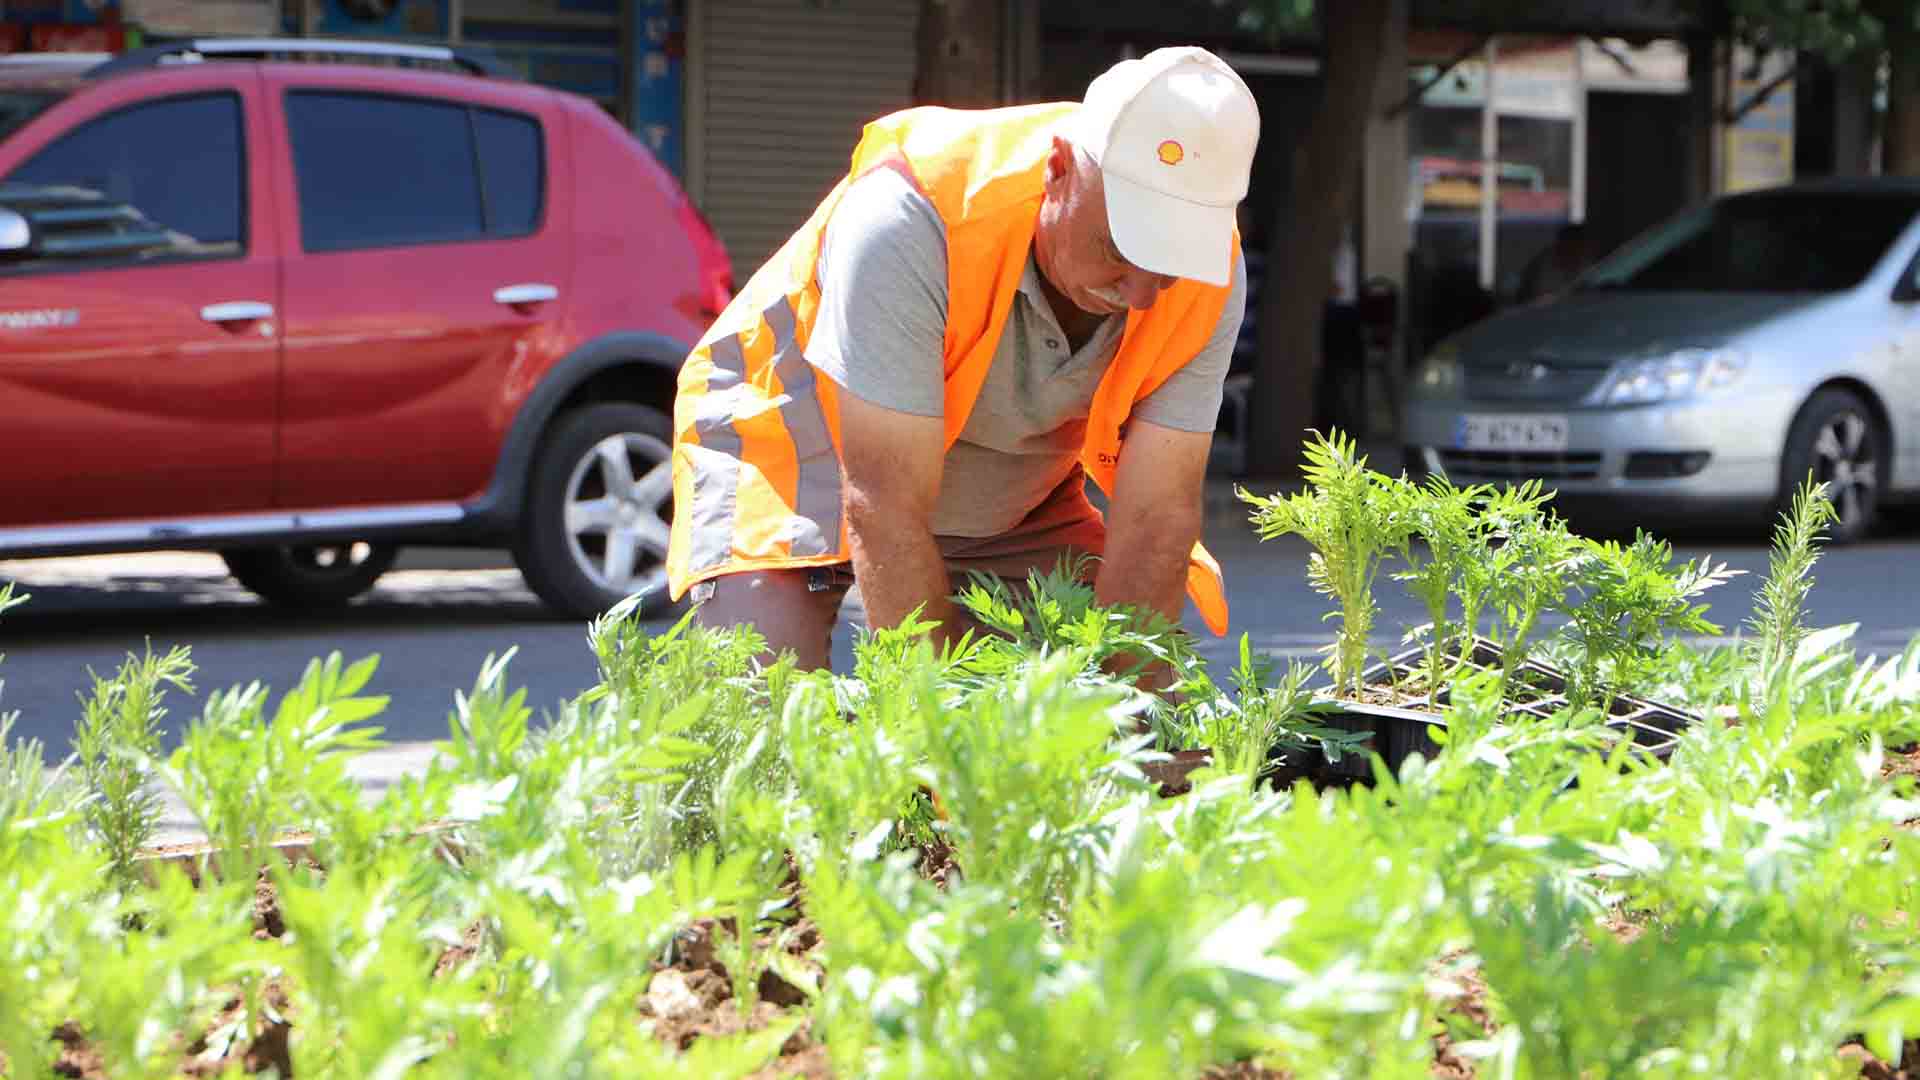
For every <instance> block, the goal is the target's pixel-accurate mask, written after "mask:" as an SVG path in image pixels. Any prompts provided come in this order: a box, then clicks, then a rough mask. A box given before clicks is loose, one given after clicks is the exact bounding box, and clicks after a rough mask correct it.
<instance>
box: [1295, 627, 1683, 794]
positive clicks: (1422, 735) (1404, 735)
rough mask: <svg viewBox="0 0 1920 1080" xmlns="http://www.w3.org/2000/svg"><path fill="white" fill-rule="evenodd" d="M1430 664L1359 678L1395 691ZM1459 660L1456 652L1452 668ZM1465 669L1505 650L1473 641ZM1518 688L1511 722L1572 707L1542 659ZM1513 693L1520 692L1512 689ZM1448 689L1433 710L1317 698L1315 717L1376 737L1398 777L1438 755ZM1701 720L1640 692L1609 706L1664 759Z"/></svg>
mask: <svg viewBox="0 0 1920 1080" xmlns="http://www.w3.org/2000/svg"><path fill="white" fill-rule="evenodd" d="M1425 659H1426V650H1424V649H1421V648H1414V649H1408V650H1407V651H1405V652H1402V653H1399V654H1397V655H1395V656H1391V657H1388V658H1387V661H1386V662H1385V663H1377V664H1374V665H1373V666H1372V667H1370V668H1368V669H1366V671H1364V672H1362V673H1361V679H1362V681H1363V683H1364V684H1365V685H1366V686H1367V687H1369V688H1371V689H1375V690H1381V691H1389V692H1391V691H1392V690H1393V689H1394V688H1395V687H1397V686H1401V685H1406V684H1408V683H1410V682H1411V681H1412V680H1413V679H1414V678H1415V674H1414V673H1415V671H1416V670H1417V668H1418V665H1419V664H1420V663H1422V662H1423V661H1424V660H1425ZM1454 659H1457V654H1452V655H1450V656H1449V657H1448V658H1447V662H1452V660H1454ZM1467 666H1468V667H1469V668H1473V669H1477V670H1480V671H1495V672H1497V671H1498V670H1499V669H1500V648H1499V646H1498V645H1496V644H1494V643H1493V642H1491V641H1488V640H1486V639H1485V638H1479V639H1476V640H1475V643H1474V649H1473V652H1472V654H1471V655H1470V656H1468V657H1467ZM1513 684H1514V686H1515V687H1516V688H1517V700H1513V701H1509V702H1508V703H1507V705H1506V708H1505V714H1506V717H1507V718H1508V719H1509V720H1513V721H1525V720H1527V719H1530V718H1531V719H1546V718H1547V717H1550V716H1552V715H1553V714H1554V713H1556V712H1559V711H1560V710H1562V709H1565V708H1566V707H1567V696H1566V695H1567V675H1566V673H1565V672H1564V671H1561V670H1560V669H1558V668H1555V667H1552V666H1550V665H1548V664H1542V663H1539V662H1538V661H1533V660H1528V661H1524V662H1522V663H1521V664H1519V665H1518V666H1516V667H1515V668H1514V678H1513ZM1509 693H1510V694H1511V693H1516V691H1515V690H1510V691H1509ZM1449 704H1450V701H1449V698H1448V691H1447V689H1446V688H1445V687H1442V688H1441V691H1440V693H1439V694H1438V695H1437V697H1436V699H1435V700H1434V702H1433V707H1432V708H1420V707H1413V706H1408V705H1375V704H1369V703H1365V702H1356V701H1347V700H1344V699H1340V698H1335V697H1331V696H1326V695H1323V696H1320V697H1318V698H1316V699H1314V705H1315V708H1316V710H1317V719H1318V720H1319V722H1320V723H1323V724H1325V725H1327V726H1328V727H1335V728H1340V729H1343V730H1347V731H1356V732H1364V733H1366V734H1368V735H1369V736H1371V739H1370V743H1369V745H1370V748H1371V749H1372V750H1373V752H1374V753H1377V754H1379V755H1380V758H1381V760H1382V761H1383V762H1384V763H1385V764H1386V766H1387V768H1389V769H1391V770H1393V771H1395V772H1398V771H1399V769H1400V765H1401V763H1402V762H1404V761H1405V760H1406V759H1407V757H1408V755H1410V754H1413V753H1415V752H1418V753H1421V754H1423V755H1426V756H1429V757H1430V756H1432V755H1433V754H1434V753H1436V752H1437V751H1438V750H1439V748H1440V747H1439V744H1438V743H1436V742H1434V741H1433V739H1432V737H1431V736H1430V735H1429V733H1428V731H1429V729H1430V728H1435V727H1440V728H1444V727H1446V726H1447V706H1448V705H1449ZM1699 719H1700V717H1699V716H1698V715H1696V714H1694V713H1690V712H1687V711H1686V710H1684V709H1678V708H1674V707H1672V706H1670V705H1663V704H1661V703H1660V702H1657V701H1651V700H1648V699H1647V698H1643V697H1639V696H1637V695H1634V694H1625V693H1616V694H1614V695H1613V698H1612V702H1611V704H1610V707H1609V708H1608V717H1607V726H1608V727H1612V728H1617V729H1619V730H1620V731H1621V732H1623V733H1625V734H1626V735H1628V736H1630V737H1631V738H1632V739H1633V742H1634V745H1635V746H1636V747H1637V748H1638V749H1639V750H1640V751H1641V752H1643V753H1645V754H1648V755H1650V756H1652V757H1654V758H1656V759H1658V760H1661V761H1664V760H1666V759H1667V757H1668V756H1670V755H1671V754H1672V753H1673V748H1674V746H1675V744H1676V743H1677V742H1678V740H1679V735H1680V732H1681V731H1682V730H1683V729H1685V728H1686V727H1687V725H1689V724H1692V723H1696V722H1698V721H1699ZM1326 769H1327V771H1329V772H1332V773H1334V774H1337V775H1343V776H1353V777H1362V778H1364V777H1368V776H1370V775H1371V774H1372V766H1371V764H1370V763H1369V760H1368V758H1367V756H1366V755H1364V754H1361V755H1354V754H1346V755H1342V757H1341V759H1340V760H1339V761H1329V762H1327V763H1326Z"/></svg>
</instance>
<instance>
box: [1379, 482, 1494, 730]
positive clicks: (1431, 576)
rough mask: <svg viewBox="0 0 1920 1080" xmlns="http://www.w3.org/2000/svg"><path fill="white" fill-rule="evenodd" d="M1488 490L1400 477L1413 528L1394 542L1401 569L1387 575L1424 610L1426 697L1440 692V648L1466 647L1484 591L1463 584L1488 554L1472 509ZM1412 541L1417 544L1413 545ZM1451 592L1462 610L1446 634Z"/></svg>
mask: <svg viewBox="0 0 1920 1080" xmlns="http://www.w3.org/2000/svg"><path fill="white" fill-rule="evenodd" d="M1491 490H1492V489H1491V488H1489V487H1487V486H1485V485H1475V486H1473V487H1467V488H1459V487H1455V486H1453V484H1451V483H1449V482H1448V481H1447V480H1446V478H1445V477H1441V476H1435V477H1430V478H1429V479H1428V480H1427V482H1426V483H1425V484H1424V485H1419V486H1416V485H1414V484H1413V483H1412V482H1411V481H1407V480H1405V479H1404V478H1403V479H1402V480H1401V498H1402V499H1403V500H1404V502H1405V505H1406V507H1407V512H1408V514H1409V516H1410V517H1411V519H1412V522H1413V531H1412V532H1411V533H1409V534H1408V535H1407V537H1406V538H1405V539H1404V540H1403V541H1402V542H1401V545H1400V561H1401V562H1402V563H1403V564H1404V565H1405V566H1406V569H1404V570H1401V571H1399V572H1397V573H1395V574H1394V575H1393V576H1394V578H1395V579H1396V580H1398V581H1402V582H1405V583H1406V586H1407V591H1408V592H1411V593H1412V594H1413V596H1414V598H1415V599H1417V600H1419V601H1420V604H1421V606H1422V607H1424V608H1425V609H1426V611H1427V628H1426V643H1427V660H1426V680H1427V686H1426V694H1427V697H1428V699H1429V700H1431V699H1433V698H1435V697H1436V696H1437V695H1438V694H1439V691H1440V686H1441V663H1440V658H1441V656H1442V654H1443V652H1444V650H1445V648H1446V646H1447V645H1448V644H1449V643H1453V644H1454V646H1455V648H1456V650H1459V651H1461V652H1464V651H1470V650H1471V649H1472V639H1473V633H1474V626H1475V624H1476V618H1477V614H1478V610H1479V603H1480V597H1482V596H1484V595H1485V591H1484V590H1481V589H1475V588H1473V587H1472V586H1469V585H1468V584H1467V581H1468V577H1469V575H1470V574H1473V573H1474V571H1475V570H1476V569H1477V568H1478V567H1479V566H1480V565H1482V564H1483V563H1484V562H1485V561H1486V560H1487V559H1488V556H1489V552H1488V544H1487V536H1486V532H1487V526H1486V524H1485V523H1484V522H1483V520H1482V519H1481V518H1480V516H1479V514H1478V513H1477V508H1478V506H1479V504H1480V503H1481V502H1482V501H1483V500H1485V499H1486V498H1487V497H1488V494H1489V493H1490V492H1491ZM1416 539H1417V540H1419V541H1420V542H1421V543H1420V544H1415V543H1414V540H1416ZM1423 548H1424V554H1422V549H1423ZM1456 595H1457V596H1458V597H1459V598H1460V602H1461V604H1462V611H1463V615H1462V620H1461V621H1462V626H1463V632H1462V633H1460V634H1454V633H1450V632H1449V631H1450V624H1449V621H1448V619H1447V609H1448V598H1449V597H1450V596H1456Z"/></svg>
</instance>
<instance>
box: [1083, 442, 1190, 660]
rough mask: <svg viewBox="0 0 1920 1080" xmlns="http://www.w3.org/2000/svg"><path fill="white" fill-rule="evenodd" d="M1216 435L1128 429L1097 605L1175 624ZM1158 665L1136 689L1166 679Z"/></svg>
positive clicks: (1097, 584)
mask: <svg viewBox="0 0 1920 1080" xmlns="http://www.w3.org/2000/svg"><path fill="white" fill-rule="evenodd" d="M1212 443H1213V434H1212V433H1211V432H1205V431H1181V430H1179V429H1177V428H1170V427H1162V426H1161V425H1159V424H1152V423H1148V422H1146V421H1144V420H1134V421H1132V422H1131V423H1130V424H1128V427H1127V435H1126V440H1125V442H1124V443H1122V445H1121V447H1120V465H1119V470H1118V474H1117V476H1116V478H1115V480H1114V489H1113V492H1112V497H1111V499H1110V501H1109V503H1108V509H1107V549H1106V553H1105V554H1104V555H1103V556H1102V558H1101V565H1100V573H1099V576H1098V577H1097V578H1096V579H1095V580H1094V587H1093V595H1094V600H1095V602H1096V603H1099V604H1102V605H1104V606H1113V605H1116V604H1132V605H1134V606H1136V607H1141V608H1147V609H1151V610H1153V611H1157V612H1159V613H1161V614H1162V615H1165V616H1166V617H1167V618H1168V619H1169V620H1170V621H1172V622H1175V623H1178V622H1179V621H1180V615H1181V612H1182V611H1184V610H1185V608H1186V602H1187V561H1188V558H1189V556H1190V555H1191V554H1192V552H1193V545H1194V544H1196V543H1198V542H1199V541H1200V525H1201V521H1202V517H1203V514H1202V509H1201V497H1202V492H1203V491H1204V484H1205V481H1206V473H1207V452H1208V450H1209V449H1210V448H1211V446H1212ZM1171 675H1172V673H1171V671H1168V670H1166V669H1165V666H1164V665H1155V668H1154V669H1153V670H1150V671H1149V672H1148V673H1147V674H1146V675H1145V676H1143V678H1142V679H1141V685H1143V686H1147V687H1150V688H1153V689H1160V688H1162V687H1164V686H1165V685H1166V683H1167V682H1168V681H1170V678H1171Z"/></svg>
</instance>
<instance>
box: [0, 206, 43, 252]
mask: <svg viewBox="0 0 1920 1080" xmlns="http://www.w3.org/2000/svg"><path fill="white" fill-rule="evenodd" d="M37 239H38V238H37V237H35V236H34V230H33V222H31V221H28V220H27V217H26V215H25V214H22V213H20V212H19V211H17V210H9V209H8V208H6V207H4V206H0V260H9V259H23V258H26V257H27V256H30V255H32V254H33V252H34V245H35V241H36V240H37Z"/></svg>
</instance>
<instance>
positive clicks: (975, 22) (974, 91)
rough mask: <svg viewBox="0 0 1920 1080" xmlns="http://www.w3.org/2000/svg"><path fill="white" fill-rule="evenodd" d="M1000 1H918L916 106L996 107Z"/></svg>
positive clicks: (998, 101) (998, 92)
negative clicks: (918, 28)
mask: <svg viewBox="0 0 1920 1080" xmlns="http://www.w3.org/2000/svg"><path fill="white" fill-rule="evenodd" d="M1004 9H1005V4H1003V3H1002V2H1001V0H920V33H919V38H918V41H917V42H916V46H917V48H918V50H919V61H918V67H917V69H916V71H915V73H914V80H913V100H914V104H916V105H947V106H951V107H953V108H956V109H989V108H992V107H994V106H996V105H998V104H1000V21H1001V17H1002V15H1003V13H1004Z"/></svg>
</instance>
